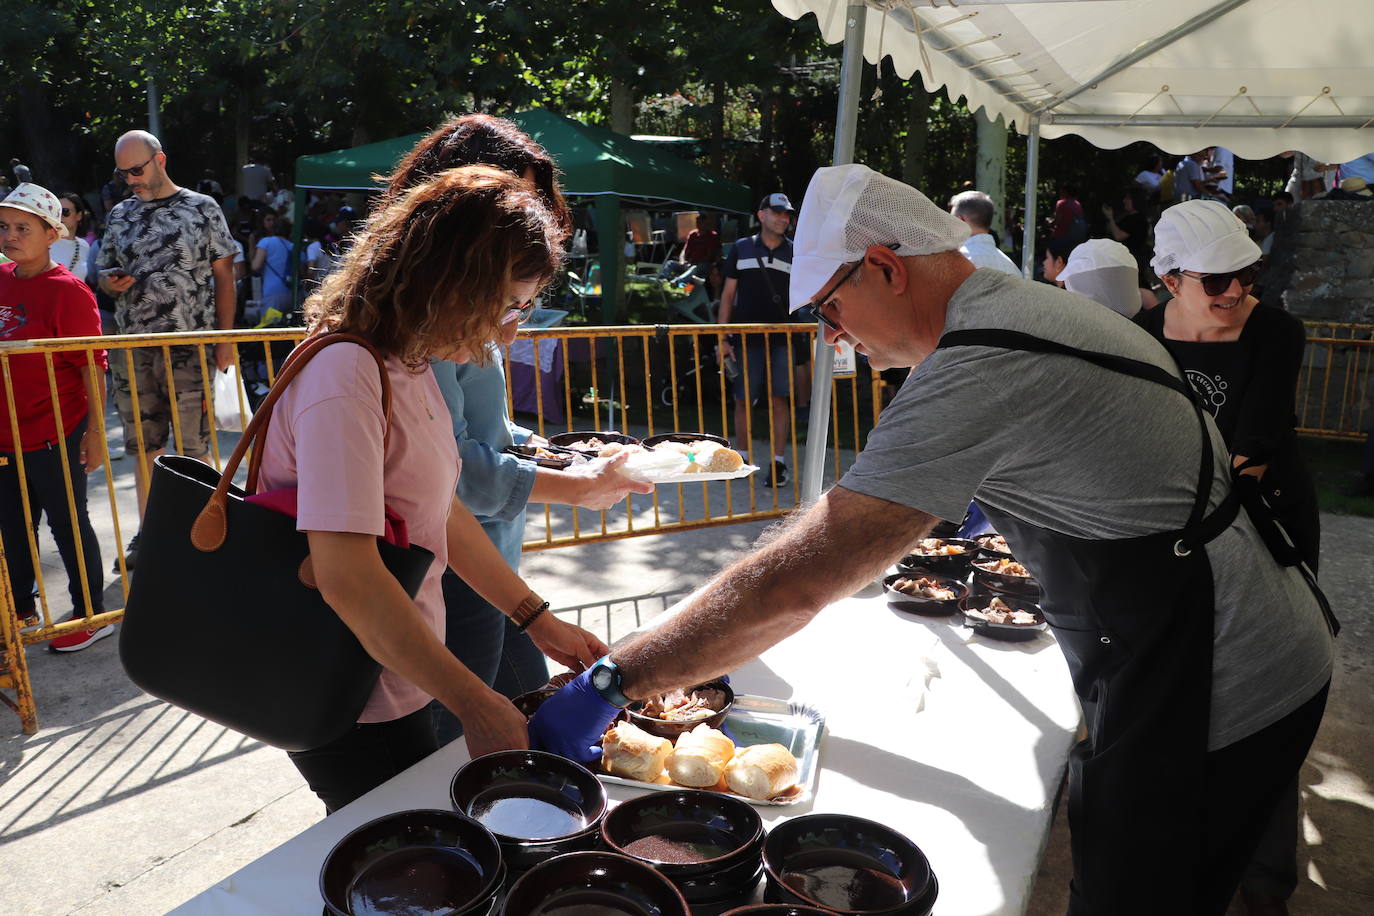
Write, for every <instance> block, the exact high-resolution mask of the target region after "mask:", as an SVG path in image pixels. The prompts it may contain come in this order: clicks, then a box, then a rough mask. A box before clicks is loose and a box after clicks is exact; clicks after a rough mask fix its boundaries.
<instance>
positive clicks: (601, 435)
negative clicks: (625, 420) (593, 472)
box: [549, 429, 640, 456]
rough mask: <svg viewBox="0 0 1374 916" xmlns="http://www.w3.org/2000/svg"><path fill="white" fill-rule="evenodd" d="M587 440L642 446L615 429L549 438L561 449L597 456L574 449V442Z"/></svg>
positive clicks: (551, 442)
mask: <svg viewBox="0 0 1374 916" xmlns="http://www.w3.org/2000/svg"><path fill="white" fill-rule="evenodd" d="M587 439H600V440H601V441H602V442H605V443H607V444H609V443H611V442H620V443H623V444H625V445H639V444H640V443H639V440H638V439H636V438H635V437H634V436H627V435H625V434H624V433H621V432H616V431H615V430H613V429H606V430H601V431H600V432H598V431H596V430H582V431H580V432H578V431H574V432H570V433H557V434H555V435H552V436H549V444H550V445H557V446H559V447H560V448H566V449H572V450H573V451H575V452H579V453H581V454H583V455H592V456H595V455H596V452H594V451H590V450H588V449H574V448H573V443H574V442H582V441H584V440H587Z"/></svg>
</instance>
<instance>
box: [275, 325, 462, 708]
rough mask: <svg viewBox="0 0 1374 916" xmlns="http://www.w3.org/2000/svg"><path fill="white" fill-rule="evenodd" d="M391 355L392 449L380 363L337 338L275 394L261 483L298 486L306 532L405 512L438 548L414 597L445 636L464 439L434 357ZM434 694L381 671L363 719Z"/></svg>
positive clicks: (419, 534) (377, 523)
mask: <svg viewBox="0 0 1374 916" xmlns="http://www.w3.org/2000/svg"><path fill="white" fill-rule="evenodd" d="M386 363H387V375H388V376H389V377H390V379H391V441H390V443H389V444H388V447H387V449H386V455H385V457H383V455H382V433H383V431H384V429H385V423H384V421H383V419H382V388H381V379H380V377H379V376H378V374H377V363H376V362H375V361H374V360H373V359H372V356H371V355H370V354H369V353H368V352H367V351H366V350H364V349H363V348H362V347H360V346H357V345H356V344H351V343H338V344H333V345H332V346H329V347H326V348H325V349H324V350H321V351H320V352H319V353H318V354H316V355H315V356H314V357H313V358H312V359H311V360H310V362H309V364H308V365H306V367H305V368H304V369H302V370H301V373H300V375H298V376H296V378H295V380H294V381H292V382H291V384H290V385H289V386H287V389H286V391H285V393H284V394H283V395H282V397H281V400H280V401H278V402H277V407H276V409H275V410H274V411H273V414H272V424H271V426H269V427H268V430H267V444H266V446H265V450H264V452H263V459H262V469H261V472H260V476H259V481H258V489H259V491H262V490H275V489H278V488H280V487H296V488H297V491H298V493H297V514H296V529H297V530H299V531H349V532H357V533H359V534H372V535H378V536H380V535H381V534H382V526H383V517H384V507H389V508H390V509H391V510H392V511H393V512H395V513H397V514H398V515H400V516H401V517H402V518H404V519H405V520H406V524H407V527H408V528H409V531H410V542H411V543H412V544H414V545H417V546H419V547H424V548H425V549H426V550H430V551H433V553H434V557H435V559H434V563H433V564H432V565H431V566H430V568H429V572H428V574H427V575H426V576H425V580H424V583H423V584H422V585H421V586H420V591H419V593H418V594H417V595H416V596H415V604H416V605H417V606H418V607H419V609H420V614H421V615H422V616H423V617H424V618H425V620H426V621H427V622H428V623H429V625H430V628H431V629H433V630H434V633H435V635H436V636H438V637H439V639H441V640H442V639H443V638H444V596H443V591H442V589H441V588H440V586H439V580H440V577H441V576H442V575H443V572H444V569H445V568H446V567H447V566H448V560H447V556H448V538H447V534H446V524H447V521H448V509H449V504H450V503H451V502H452V500H453V493H454V487H455V485H456V484H457V482H458V468H459V458H458V446H457V443H456V442H455V441H454V439H453V422H452V420H451V419H450V418H449V413H448V410H447V408H445V407H444V399H443V395H441V394H440V393H439V385H438V383H436V382H435V380H434V372H433V370H431V369H430V368H429V366H428V364H426V365H425V368H424V369H423V370H422V371H420V372H412V371H411V370H410V369H408V368H406V367H405V365H404V364H402V363H401V362H400V361H398V360H396V359H392V358H390V357H388V358H387V361H386ZM302 469H303V470H304V473H301V470H302ZM429 700H430V698H429V696H428V695H426V694H425V693H424V692H423V691H421V690H420V688H418V687H416V686H415V685H413V684H411V683H410V682H409V681H407V680H405V679H404V678H402V677H401V676H400V675H399V674H396V673H394V672H392V671H390V670H387V669H383V671H382V676H381V679H380V680H378V682H377V688H376V689H375V690H374V691H373V692H372V696H371V697H370V698H369V699H368V701H367V707H366V708H365V709H364V710H363V714H362V716H361V717H359V719H358V721H359V722H388V721H390V720H392V719H398V718H400V717H401V716H405V715H409V714H410V713H412V712H415V711H416V710H418V709H420V708H421V707H422V706H424V705H425V704H426V703H428V702H429Z"/></svg>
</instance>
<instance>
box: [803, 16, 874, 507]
mask: <svg viewBox="0 0 1374 916" xmlns="http://www.w3.org/2000/svg"><path fill="white" fill-rule="evenodd" d="M867 12H868V10H867V7H866V6H865V5H864V0H849V9H848V10H846V12H845V15H846V17H847V19H846V22H845V32H844V56H843V58H842V60H841V64H840V105H839V110H838V111H837V112H836V114H835V154H834V156H833V157H832V159H831V165H848V164H849V163H851V162H853V161H854V135H855V132H856V128H857V127H858V118H859V84H860V83H861V82H863V64H864V18H865V16H866V15H867ZM834 359H835V351H834V350H833V349H832V348H831V347H830V346H829V345H828V344H826V342H825V329H824V328H823V327H817V328H816V350H815V353H814V355H813V360H812V367H813V368H812V372H811V419H810V420H809V421H808V423H807V426H806V452H805V456H804V458H803V460H802V466H801V472H802V473H801V501H802V505H810V504H811V503H814V502H815V501H816V500H818V499H820V498H821V479H822V477H823V476H824V474H825V446H826V443H827V441H828V440H829V438H830V380H831V378H833V371H834ZM854 447H855V448H856V449H857V448H858V443H857V442H856V443H855V444H854Z"/></svg>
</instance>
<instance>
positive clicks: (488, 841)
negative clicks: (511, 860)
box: [320, 810, 506, 916]
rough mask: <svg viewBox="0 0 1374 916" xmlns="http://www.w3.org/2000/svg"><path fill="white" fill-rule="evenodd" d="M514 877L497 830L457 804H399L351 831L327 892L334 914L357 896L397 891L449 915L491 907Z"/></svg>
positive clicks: (329, 873)
mask: <svg viewBox="0 0 1374 916" xmlns="http://www.w3.org/2000/svg"><path fill="white" fill-rule="evenodd" d="M505 876H506V866H505V863H504V862H503V860H502V856H501V848H500V846H499V844H498V843H497V841H496V837H494V836H493V835H492V833H491V831H489V830H487V829H486V828H485V827H483V826H482V825H481V824H479V823H478V822H477V821H475V820H473V819H472V818H470V817H467V816H465V815H462V814H456V813H454V812H452V811H439V810H415V811H398V812H396V813H395V814H388V815H386V816H385V817H379V818H377V819H376V820H374V821H369V822H368V823H366V824H363V825H362V826H361V827H359V828H357V829H356V830H353V831H351V832H350V833H349V834H348V835H347V836H345V837H344V838H343V839H341V840H339V842H338V843H336V844H334V848H333V849H331V850H330V851H329V854H328V855H327V856H325V859H324V865H323V866H322V867H321V868H320V896H321V897H323V898H324V902H325V907H326V909H327V911H328V912H329V913H331V914H334V916H349V914H351V913H352V912H354V909H353V906H352V904H351V901H359V900H368V899H371V900H377V899H379V898H391V895H392V894H393V893H395V892H397V891H398V890H399V891H400V892H401V893H403V894H406V895H408V898H407V899H408V900H409V902H410V903H411V905H412V906H413V907H417V908H418V907H423V908H426V910H427V911H433V912H436V913H437V912H443V913H445V916H459V914H462V916H472V914H478V913H486V912H488V910H490V909H491V906H492V902H493V901H494V900H495V898H496V895H497V894H498V893H499V892H500V890H501V883H502V881H503V880H504V879H505Z"/></svg>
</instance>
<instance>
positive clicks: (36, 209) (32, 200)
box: [0, 181, 67, 239]
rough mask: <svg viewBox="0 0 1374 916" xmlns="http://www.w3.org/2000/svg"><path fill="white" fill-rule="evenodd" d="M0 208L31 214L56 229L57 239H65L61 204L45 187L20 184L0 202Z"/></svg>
mask: <svg viewBox="0 0 1374 916" xmlns="http://www.w3.org/2000/svg"><path fill="white" fill-rule="evenodd" d="M0 207H9V208H10V209H12V210H23V211H24V212H25V213H32V214H33V215H34V216H36V217H38V218H39V219H41V220H42V221H43V222H45V223H47V224H48V225H49V226H51V227H52V228H54V229H56V230H57V232H58V235H59V237H61V238H64V239H65V238H66V237H67V227H66V226H64V225H62V203H61V202H60V201H59V200H58V199H57V195H56V194H54V193H53V192H52V191H49V190H48V189H47V188H45V187H42V186H40V185H36V184H34V183H33V182H31V181H24V182H21V183H20V184H19V187H17V188H15V189H14V190H13V191H11V192H10V193H9V194H8V195H7V196H6V197H5V199H4V200H0Z"/></svg>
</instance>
